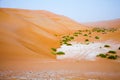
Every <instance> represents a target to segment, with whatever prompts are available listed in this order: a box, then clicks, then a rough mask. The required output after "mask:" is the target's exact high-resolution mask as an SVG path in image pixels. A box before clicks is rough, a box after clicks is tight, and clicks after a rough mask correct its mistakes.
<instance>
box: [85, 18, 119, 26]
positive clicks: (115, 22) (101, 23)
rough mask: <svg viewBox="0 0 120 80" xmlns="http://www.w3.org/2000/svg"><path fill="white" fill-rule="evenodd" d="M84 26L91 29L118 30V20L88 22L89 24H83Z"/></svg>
mask: <svg viewBox="0 0 120 80" xmlns="http://www.w3.org/2000/svg"><path fill="white" fill-rule="evenodd" d="M84 24H85V25H87V26H91V27H102V28H105V27H106V28H120V19H115V20H108V21H107V20H106V21H98V22H90V23H84Z"/></svg>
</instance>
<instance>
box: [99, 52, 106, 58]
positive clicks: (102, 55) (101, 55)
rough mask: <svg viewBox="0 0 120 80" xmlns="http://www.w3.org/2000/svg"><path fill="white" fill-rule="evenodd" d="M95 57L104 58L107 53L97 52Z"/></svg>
mask: <svg viewBox="0 0 120 80" xmlns="http://www.w3.org/2000/svg"><path fill="white" fill-rule="evenodd" d="M97 57H102V58H106V57H107V55H106V54H104V53H100V54H98V55H97Z"/></svg>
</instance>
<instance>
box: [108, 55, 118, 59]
mask: <svg viewBox="0 0 120 80" xmlns="http://www.w3.org/2000/svg"><path fill="white" fill-rule="evenodd" d="M108 59H117V55H109V56H108Z"/></svg>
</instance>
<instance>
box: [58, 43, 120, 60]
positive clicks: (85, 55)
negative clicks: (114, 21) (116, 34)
mask: <svg viewBox="0 0 120 80" xmlns="http://www.w3.org/2000/svg"><path fill="white" fill-rule="evenodd" d="M71 44H72V46H67V45H62V46H61V47H60V48H58V49H57V51H63V52H65V55H57V59H77V60H81V59H84V60H95V58H96V55H98V54H100V53H107V52H108V51H109V50H115V51H116V50H117V49H118V47H119V46H120V44H119V43H115V42H113V41H105V42H95V43H90V44H88V45H86V44H81V43H76V42H72V43H71ZM104 45H110V47H109V48H106V47H104Z"/></svg>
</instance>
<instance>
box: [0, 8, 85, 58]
mask: <svg viewBox="0 0 120 80" xmlns="http://www.w3.org/2000/svg"><path fill="white" fill-rule="evenodd" d="M78 29H85V27H84V26H83V25H81V24H79V23H77V22H75V21H73V20H71V19H69V18H67V17H64V16H61V15H56V14H53V13H51V12H48V11H43V10H22V9H7V8H1V9H0V35H1V36H0V38H1V39H0V43H1V45H0V48H1V49H0V55H1V56H0V59H2V60H11V59H22V58H25V59H26V58H34V57H38V58H41V59H42V58H53V59H55V56H54V55H52V54H51V53H50V48H51V47H58V45H59V43H58V40H59V36H57V37H56V36H55V35H62V34H66V33H71V32H73V31H75V30H78Z"/></svg>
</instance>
